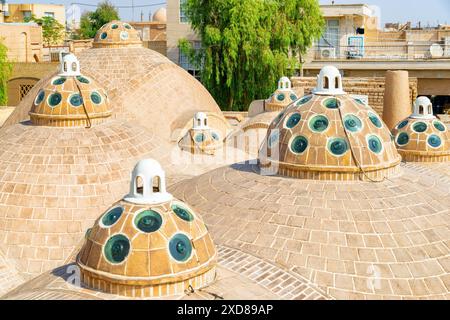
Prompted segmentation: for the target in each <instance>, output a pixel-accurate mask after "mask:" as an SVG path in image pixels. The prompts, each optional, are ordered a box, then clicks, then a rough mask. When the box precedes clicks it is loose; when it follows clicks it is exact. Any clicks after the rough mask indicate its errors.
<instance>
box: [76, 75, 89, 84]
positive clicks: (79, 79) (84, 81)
mask: <svg viewBox="0 0 450 320" xmlns="http://www.w3.org/2000/svg"><path fill="white" fill-rule="evenodd" d="M77 80H78V81H80V82H81V83H86V84H89V83H90V81H89V80H88V79H87V78H85V77H83V76H77Z"/></svg>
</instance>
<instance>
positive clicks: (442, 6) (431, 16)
mask: <svg viewBox="0 0 450 320" xmlns="http://www.w3.org/2000/svg"><path fill="white" fill-rule="evenodd" d="M7 1H8V2H9V3H33V2H39V3H62V4H65V5H67V6H69V5H70V4H71V3H73V2H80V3H88V4H96V3H98V2H99V1H100V0H7ZM111 2H112V3H113V4H115V5H117V6H130V5H131V0H111ZM162 2H165V0H134V5H136V6H137V5H148V4H158V3H162ZM320 3H321V4H331V0H320ZM335 3H336V4H345V3H367V4H370V5H376V6H378V7H379V8H380V9H381V20H382V23H383V24H384V23H385V22H406V21H411V22H413V24H415V23H417V22H418V21H421V22H422V25H427V24H428V23H430V24H431V25H436V24H437V22H438V21H439V23H445V22H447V23H450V0H366V1H364V0H335ZM158 7H159V6H155V7H148V8H136V9H135V15H134V18H135V19H136V20H139V19H140V12H141V10H143V11H144V17H145V18H147V17H148V13H149V11H150V10H151V11H152V12H154V11H155V10H156V9H157V8H158ZM81 8H82V10H83V9H85V10H87V9H92V8H91V7H87V6H81ZM131 12H132V10H131V9H120V15H121V18H122V19H123V20H130V19H131V17H132V14H131Z"/></svg>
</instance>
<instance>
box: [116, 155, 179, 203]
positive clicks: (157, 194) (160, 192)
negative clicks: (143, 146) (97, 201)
mask: <svg viewBox="0 0 450 320" xmlns="http://www.w3.org/2000/svg"><path fill="white" fill-rule="evenodd" d="M172 198H173V197H172V195H171V194H170V193H168V192H167V191H166V174H165V172H164V170H163V169H162V168H161V165H160V164H159V163H158V161H156V160H153V159H145V160H141V161H139V162H138V163H137V164H136V166H135V167H134V169H133V172H132V173H131V183H130V193H129V194H128V195H127V196H126V197H125V198H124V200H125V201H128V202H131V203H136V204H156V203H162V202H166V201H170V200H172Z"/></svg>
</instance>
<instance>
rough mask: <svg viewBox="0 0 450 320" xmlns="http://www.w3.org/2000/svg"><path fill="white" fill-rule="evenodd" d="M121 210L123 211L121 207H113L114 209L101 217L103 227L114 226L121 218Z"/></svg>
mask: <svg viewBox="0 0 450 320" xmlns="http://www.w3.org/2000/svg"><path fill="white" fill-rule="evenodd" d="M123 210H124V209H123V208H122V207H115V208H113V209H111V210H109V211H108V212H107V213H105V215H104V216H103V218H102V224H103V225H104V226H105V227H110V226H112V225H113V224H115V223H116V222H117V221H118V220H119V219H120V217H121V216H122V213H123Z"/></svg>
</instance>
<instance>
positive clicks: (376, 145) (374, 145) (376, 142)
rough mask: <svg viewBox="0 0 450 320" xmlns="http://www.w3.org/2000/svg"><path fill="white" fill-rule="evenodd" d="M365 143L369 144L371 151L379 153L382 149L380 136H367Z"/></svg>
mask: <svg viewBox="0 0 450 320" xmlns="http://www.w3.org/2000/svg"><path fill="white" fill-rule="evenodd" d="M367 144H368V145H369V149H370V150H371V151H372V152H373V153H380V152H381V150H383V144H382V143H381V140H380V138H378V137H377V136H369V137H368V138H367Z"/></svg>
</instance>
